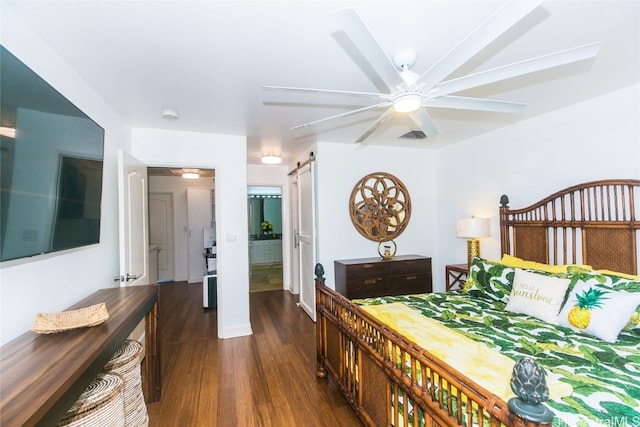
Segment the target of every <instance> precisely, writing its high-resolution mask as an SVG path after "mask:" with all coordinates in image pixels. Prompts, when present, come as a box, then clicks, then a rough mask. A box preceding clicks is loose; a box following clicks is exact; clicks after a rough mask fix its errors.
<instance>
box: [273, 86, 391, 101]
mask: <svg viewBox="0 0 640 427" xmlns="http://www.w3.org/2000/svg"><path fill="white" fill-rule="evenodd" d="M263 88H264V89H267V90H285V91H291V92H315V93H328V94H337V95H350V96H366V97H369V98H382V99H386V98H389V97H390V96H389V95H386V94H384V93H375V92H355V91H351V90H332V89H313V88H304V87H287V86H263Z"/></svg>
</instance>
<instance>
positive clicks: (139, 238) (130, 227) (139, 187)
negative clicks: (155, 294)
mask: <svg viewBox="0 0 640 427" xmlns="http://www.w3.org/2000/svg"><path fill="white" fill-rule="evenodd" d="M147 184H148V181H147V166H146V165H144V164H143V163H142V162H141V161H140V160H138V159H136V158H135V157H133V156H132V155H131V154H129V153H127V152H125V151H123V150H119V151H118V201H119V205H120V206H119V232H120V233H119V237H120V239H119V246H120V274H119V276H118V278H117V279H118V280H119V281H120V286H135V285H146V284H148V283H149V273H148V271H149V233H148V218H147V188H148V187H147Z"/></svg>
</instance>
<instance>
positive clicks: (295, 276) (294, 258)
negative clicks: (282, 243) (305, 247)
mask: <svg viewBox="0 0 640 427" xmlns="http://www.w3.org/2000/svg"><path fill="white" fill-rule="evenodd" d="M289 194H290V195H291V203H290V204H289V206H290V208H289V209H290V215H289V216H290V217H291V233H290V235H291V236H292V239H291V241H290V246H291V267H290V269H291V270H290V274H289V277H290V278H291V281H290V282H291V283H290V285H289V291H290V292H291V293H292V294H294V295H297V294H299V293H300V243H299V239H300V235H299V233H300V221H299V216H300V213H299V206H298V174H296V173H294V174H291V175H290V177H289Z"/></svg>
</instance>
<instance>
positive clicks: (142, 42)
mask: <svg viewBox="0 0 640 427" xmlns="http://www.w3.org/2000/svg"><path fill="white" fill-rule="evenodd" d="M2 1H3V2H4V3H6V4H10V5H11V6H12V7H13V9H15V10H16V11H17V12H18V13H19V14H20V15H21V16H22V17H23V19H24V20H25V21H26V22H27V23H29V24H30V25H31V26H33V27H34V29H35V30H36V31H37V32H39V34H41V36H42V37H43V39H44V40H46V42H47V43H48V44H49V45H50V46H51V47H52V48H53V49H54V50H56V51H57V52H58V54H59V55H60V56H61V57H62V58H63V59H64V60H65V61H67V62H68V63H69V64H70V65H71V66H72V67H73V68H74V69H75V70H76V71H77V72H78V73H79V74H80V76H81V77H82V78H84V79H85V80H86V81H87V82H88V83H89V84H90V85H91V86H92V87H93V88H95V90H96V91H97V92H98V93H100V94H101V95H102V96H103V97H104V99H105V100H106V101H107V102H108V103H109V104H110V105H111V106H112V107H113V108H114V109H115V110H116V111H118V112H119V113H120V114H121V115H122V117H123V118H124V119H125V120H126V121H127V122H129V123H130V124H131V126H135V127H150V128H166V129H176V130H188V131H197V132H210V133H220V134H234V135H247V138H248V141H249V145H248V161H249V163H258V162H259V155H260V153H266V152H274V153H277V154H282V155H283V157H284V158H285V160H286V159H287V155H291V152H292V151H302V150H305V149H306V148H307V146H308V145H309V144H310V143H312V142H314V141H316V140H322V141H335V142H340V143H353V142H354V141H355V140H356V139H357V138H358V137H359V136H360V135H361V134H362V132H363V131H364V130H365V129H366V128H367V127H368V126H369V125H370V124H371V123H372V122H373V120H375V118H376V117H377V114H378V113H377V112H373V113H372V112H368V113H362V114H358V115H353V116H349V117H345V118H341V119H335V120H331V121H327V122H323V123H321V124H318V125H316V126H314V127H312V128H305V129H302V130H290V128H291V127H293V126H296V125H299V124H302V123H306V122H309V121H313V120H317V119H321V118H324V117H327V116H331V115H334V114H338V113H341V112H345V111H348V110H350V109H355V108H358V107H362V106H365V105H368V102H369V103H371V102H372V101H368V100H367V99H366V98H355V97H336V96H334V95H331V96H328V95H320V94H306V93H281V92H274V91H267V90H264V89H263V86H265V85H278V86H296V87H312V88H322V89H338V90H350V91H363V92H379V91H380V90H382V86H380V79H379V78H378V77H377V76H376V75H375V74H374V73H373V72H372V71H371V68H370V67H369V66H368V64H366V62H364V61H363V59H362V57H361V56H359V55H358V53H357V52H354V49H353V47H352V45H351V44H350V43H349V41H348V40H347V38H346V35H345V34H344V33H343V32H342V31H341V30H340V29H339V27H338V25H337V23H336V22H335V20H334V19H333V17H332V16H331V13H332V11H334V10H336V9H338V8H342V7H353V8H355V9H356V11H357V12H358V14H359V15H360V16H361V17H362V19H363V20H364V22H365V23H366V24H367V26H368V27H369V29H370V30H371V32H372V33H373V34H374V35H375V37H376V38H377V40H378V42H379V43H380V45H381V46H382V48H383V49H384V50H385V52H387V53H388V54H389V55H390V56H392V55H393V54H394V53H395V52H397V51H399V50H401V49H407V48H411V49H415V50H416V51H417V56H418V58H417V61H416V64H415V66H414V67H413V70H414V71H416V72H418V73H419V74H421V73H422V72H423V71H425V70H426V69H427V67H428V66H429V65H431V64H432V63H434V62H435V61H436V60H437V59H438V58H440V57H441V56H442V55H443V54H444V53H446V52H447V51H448V50H449V49H451V48H452V47H453V46H454V45H455V44H456V43H457V42H459V41H460V40H461V39H462V38H464V37H465V36H466V35H467V34H468V33H469V32H471V30H473V29H474V28H475V27H476V26H477V25H478V24H480V22H482V21H483V20H485V19H486V18H487V17H489V16H490V15H491V14H492V13H493V12H494V11H495V10H496V9H498V8H499V7H500V6H501V5H502V4H503V2H501V1H483V0H475V1H451V0H449V1H446V0H442V1H435V0H432V1H425V0H422V1H375V2H374V1H350V2H349V1H309V0H298V1H268V0H263V1H153V0H144V1H113V0H75V1H57V0H47V1H24V0H22V1H17V0H15V1H14V0H2ZM639 22H640V2H639V1H638V0H631V1H612V0H608V1H590V0H587V1H571V0H567V1H547V2H544V3H543V4H542V5H541V6H540V7H538V8H536V9H535V10H534V11H533V12H532V13H531V14H529V15H528V16H527V17H526V18H525V19H523V20H522V21H521V22H520V23H518V24H517V25H516V26H515V27H513V28H512V29H511V30H509V31H508V32H506V33H505V34H503V36H502V37H500V38H499V39H498V40H496V41H495V42H494V43H492V44H491V45H489V46H488V47H487V48H485V49H484V50H483V51H481V52H480V53H479V54H478V55H477V56H476V57H474V58H473V59H472V60H471V61H469V62H468V63H467V64H465V65H464V66H463V67H461V68H460V69H459V70H458V71H457V72H456V73H455V74H454V75H452V76H456V75H465V74H469V73H470V72H472V71H480V70H484V69H489V68H493V67H496V66H501V65H506V64H510V63H513V62H516V61H520V60H525V59H528V58H531V57H534V56H539V55H542V54H546V53H551V52H555V51H559V50H563V49H567V48H570V47H574V46H578V45H582V44H586V43H589V42H593V41H601V42H602V45H601V48H600V52H599V54H598V56H597V57H596V58H595V59H592V60H587V61H583V62H580V63H577V64H571V65H567V66H564V67H561V68H557V69H554V70H547V71H543V72H539V73H536V74H533V75H528V76H526V77H519V78H515V79H511V80H509V81H506V82H503V83H495V84H492V85H488V86H484V87H482V88H479V89H475V90H470V91H467V92H466V93H464V95H467V96H478V97H492V98H495V99H501V100H506V101H514V102H523V103H526V104H527V105H528V106H527V107H526V108H525V109H524V110H523V112H522V113H520V114H518V115H511V114H503V113H480V112H468V111H460V110H442V109H440V110H437V109H431V110H430V111H429V112H430V114H431V116H432V118H433V120H434V122H435V124H436V126H437V127H438V129H439V131H440V133H439V134H438V135H436V136H434V137H431V138H428V139H426V140H421V141H406V140H398V139H397V137H398V136H400V135H402V134H404V133H406V132H407V131H408V130H410V124H409V123H406V122H404V121H403V120H396V119H394V120H393V121H391V123H390V124H389V125H388V126H386V127H384V128H383V129H381V130H380V132H378V133H376V134H375V135H374V137H372V138H370V139H369V140H367V142H366V143H367V144H385V145H404V146H419V147H440V146H442V145H443V144H450V143H454V142H456V141H460V140H463V139H465V138H469V137H471V136H473V135H477V134H480V133H484V132H488V131H491V130H493V129H496V128H498V127H501V126H505V125H508V124H510V123H513V122H515V121H518V120H524V119H526V118H528V117H532V116H536V115H539V114H543V113H545V112H548V111H552V110H555V109H558V108H561V107H563V106H566V105H570V104H573V103H576V102H580V101H583V100H586V99H588V98H591V97H594V96H598V95H601V94H604V93H606V92H609V91H612V90H615V89H618V88H621V87H625V86H628V85H630V84H633V83H637V82H638V81H639V80H640V67H639V56H640V54H639V52H640V32H639V31H640V23H639ZM163 108H173V109H175V110H177V111H178V112H179V114H180V118H179V119H178V120H176V121H167V120H164V119H162V118H161V112H162V110H163Z"/></svg>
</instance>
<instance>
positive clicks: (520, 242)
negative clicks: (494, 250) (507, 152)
mask: <svg viewBox="0 0 640 427" xmlns="http://www.w3.org/2000/svg"><path fill="white" fill-rule="evenodd" d="M508 203H509V199H508V198H507V196H506V195H505V196H502V198H501V199H500V204H501V207H500V236H501V249H502V253H503V254H512V255H515V256H517V257H520V258H524V259H527V260H532V261H538V262H542V263H545V264H588V265H591V266H592V267H593V268H594V269H603V268H607V269H609V270H615V271H619V272H623V273H629V274H638V271H640V266H639V265H638V256H637V251H638V248H637V242H638V240H639V239H640V237H639V234H640V219H639V218H638V216H639V215H640V180H634V179H618V180H615V179H614V180H601V181H592V182H588V183H584V184H580V185H575V186H573V187H569V188H566V189H564V190H561V191H558V192H557V193H555V194H552V195H551V196H549V197H547V198H545V199H543V200H541V201H540V202H538V203H536V204H534V205H531V206H529V207H526V208H523V209H510V208H509V206H508V205H507V204H508ZM612 247H615V248H616V250H615V251H612V250H611V248H612Z"/></svg>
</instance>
